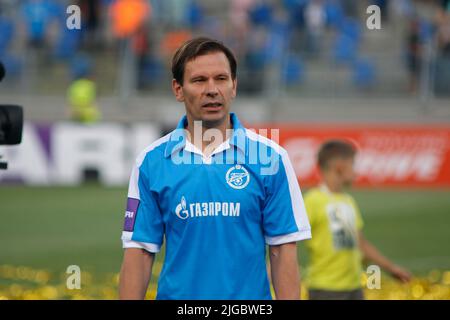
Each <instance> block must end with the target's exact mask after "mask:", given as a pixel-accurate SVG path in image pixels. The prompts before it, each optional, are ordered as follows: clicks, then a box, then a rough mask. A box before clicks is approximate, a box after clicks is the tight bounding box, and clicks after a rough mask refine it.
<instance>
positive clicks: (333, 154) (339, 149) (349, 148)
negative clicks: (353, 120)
mask: <svg viewBox="0 0 450 320" xmlns="http://www.w3.org/2000/svg"><path fill="white" fill-rule="evenodd" d="M355 154H356V149H355V147H354V146H353V145H352V144H351V143H349V142H347V141H344V140H339V139H333V140H328V141H325V142H324V143H323V144H322V145H321V146H320V149H319V152H318V154H317V163H318V165H319V168H320V169H327V168H328V165H329V164H330V161H331V160H333V159H336V158H341V159H342V158H343V159H349V158H353V157H354V156H355Z"/></svg>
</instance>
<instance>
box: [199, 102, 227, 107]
mask: <svg viewBox="0 0 450 320" xmlns="http://www.w3.org/2000/svg"><path fill="white" fill-rule="evenodd" d="M222 106H223V105H222V103H220V102H208V103H205V104H204V105H202V108H205V109H220V108H222Z"/></svg>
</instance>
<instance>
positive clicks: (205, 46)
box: [172, 37, 237, 85]
mask: <svg viewBox="0 0 450 320" xmlns="http://www.w3.org/2000/svg"><path fill="white" fill-rule="evenodd" d="M211 52H223V53H224V54H225V56H226V57H227V59H228V62H229V64H230V70H231V78H232V79H233V80H234V79H236V69H237V62H236V58H235V56H234V54H233V52H231V50H230V49H228V48H227V47H226V46H225V45H224V44H223V43H222V42H220V41H217V40H213V39H210V38H205V37H198V38H194V39H191V40H188V41H186V42H185V43H184V44H183V45H182V46H181V47H179V48H178V49H177V51H176V52H175V54H174V55H173V58H172V76H173V78H174V79H175V80H176V81H177V82H178V83H179V84H180V85H183V77H184V68H185V66H186V63H187V62H189V61H191V60H193V59H195V58H196V57H198V56H202V55H205V54H208V53H211Z"/></svg>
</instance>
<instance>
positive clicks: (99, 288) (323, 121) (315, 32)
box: [0, 0, 450, 299]
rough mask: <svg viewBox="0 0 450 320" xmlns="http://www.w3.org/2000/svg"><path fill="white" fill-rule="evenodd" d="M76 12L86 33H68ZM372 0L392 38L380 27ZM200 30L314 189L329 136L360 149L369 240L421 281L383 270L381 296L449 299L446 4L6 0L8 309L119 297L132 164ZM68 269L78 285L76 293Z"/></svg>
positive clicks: (3, 93)
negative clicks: (181, 49) (77, 274)
mask: <svg viewBox="0 0 450 320" xmlns="http://www.w3.org/2000/svg"><path fill="white" fill-rule="evenodd" d="M71 4H77V5H79V7H80V8H81V17H82V20H81V21H82V28H81V30H69V29H68V28H67V26H66V22H67V18H68V17H70V14H68V13H67V12H66V9H67V7H68V6H69V5H71ZM371 4H376V5H378V6H379V7H380V8H381V12H382V20H381V27H382V28H381V30H369V29H368V28H367V27H366V20H367V18H368V17H369V15H368V14H367V13H366V9H367V7H368V6H369V5H371ZM195 35H206V36H210V37H214V38H217V39H220V40H222V41H223V42H224V43H226V44H227V45H229V46H230V47H231V48H233V50H234V51H235V52H236V55H237V58H238V82H239V86H238V99H237V100H236V101H235V104H234V106H233V109H234V111H235V112H237V113H238V115H239V116H240V117H241V119H242V120H243V121H244V122H245V123H246V124H247V125H248V127H251V128H279V129H280V143H281V144H282V145H283V146H284V147H286V149H287V150H288V152H289V153H290V156H291V158H292V159H293V163H294V167H295V169H296V172H297V174H298V177H299V181H300V185H301V187H302V190H303V191H305V190H307V188H308V187H310V186H312V185H314V183H315V182H317V173H316V171H315V168H314V156H315V152H316V149H317V146H318V145H319V144H320V142H321V141H323V140H324V139H326V138H328V137H344V138H348V139H352V140H353V141H355V142H356V143H357V144H358V146H359V147H360V155H359V156H358V159H357V170H358V174H359V177H358V180H357V183H356V186H355V189H354V191H353V192H352V194H354V196H355V197H356V200H357V201H358V203H359V205H360V207H361V211H362V214H363V218H364V219H365V222H366V224H365V225H366V227H365V229H366V230H365V232H366V233H367V237H368V238H369V239H370V240H372V241H373V242H374V243H375V244H377V245H378V246H379V247H380V248H381V250H382V251H383V252H385V253H386V255H388V256H389V257H391V258H392V259H393V260H394V261H395V262H397V263H399V264H402V265H404V266H406V267H407V268H409V269H411V270H412V271H413V272H414V273H415V275H416V278H415V279H414V281H412V283H410V284H407V285H400V284H398V283H396V282H395V281H393V280H390V279H389V277H388V276H385V277H384V276H383V278H382V289H381V290H366V293H367V296H368V298H370V299H450V253H449V252H450V250H449V248H448V247H449V244H450V232H449V226H450V192H449V191H450V4H449V1H445V0H444V1H441V0H436V1H434V0H428V1H427V0H423V1H418V0H417V1H413V0H390V1H389V0H378V1H377V0H371V1H362V0H322V1H320V0H319V1H313V0H280V1H275V0H273V1H270V0H267V1H263V0H216V1H207V0H197V1H196V0H149V1H146V0H142V1H140V0H115V1H114V0H103V1H101V0H97V1H94V0H90V1H82V0H80V1H75V0H74V1H52V0H24V1H14V0H0V61H2V62H3V63H4V64H5V67H6V71H7V76H6V78H5V79H4V81H3V82H2V83H1V84H0V103H2V104H8V103H9V104H20V105H23V107H24V111H25V120H26V124H25V128H24V136H23V142H22V144H21V145H20V146H12V147H4V146H2V147H0V155H2V156H4V159H3V160H6V161H8V162H9V169H8V170H7V171H2V172H0V219H1V221H2V222H1V224H0V242H1V243H2V246H1V249H0V299H90V298H97V299H114V298H116V297H117V279H118V278H117V273H118V271H119V268H120V263H121V258H122V249H121V242H120V233H121V228H122V222H123V211H124V206H125V200H126V184H127V180H128V176H129V170H130V164H131V161H133V159H134V157H135V156H136V153H137V152H139V151H140V150H141V149H142V148H143V147H144V146H146V145H148V144H149V143H150V142H152V140H154V139H156V138H157V137H159V136H161V135H162V134H163V133H165V132H167V131H168V130H171V129H172V128H173V127H174V126H175V124H176V122H177V121H178V119H179V118H180V117H181V116H182V114H183V113H184V107H183V106H182V105H180V104H178V103H177V102H176V101H175V99H174V98H173V97H172V95H171V91H170V81H171V75H170V68H169V66H170V58H171V55H172V53H173V51H174V49H175V48H176V47H177V46H178V45H179V44H180V43H181V42H183V41H184V40H186V39H189V38H190V37H192V36H195ZM269 136H270V135H269ZM112 159H113V160H112ZM111 160H112V161H111ZM299 252H300V263H301V264H302V265H304V263H305V261H306V260H307V257H306V256H305V255H304V250H303V248H302V245H300V247H299ZM162 261H163V255H162V254H161V255H158V257H157V264H156V272H154V277H153V280H152V284H151V287H150V289H149V293H148V296H149V297H154V293H155V288H156V281H157V276H158V270H160V269H161V262H162ZM69 265H78V266H80V268H81V270H82V289H81V290H68V289H66V286H65V284H66V282H65V281H66V277H67V274H66V273H65V271H66V268H67V267H68V266H69Z"/></svg>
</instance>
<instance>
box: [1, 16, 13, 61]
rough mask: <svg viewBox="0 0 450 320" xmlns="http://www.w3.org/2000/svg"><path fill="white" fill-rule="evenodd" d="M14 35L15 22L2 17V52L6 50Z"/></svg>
mask: <svg viewBox="0 0 450 320" xmlns="http://www.w3.org/2000/svg"><path fill="white" fill-rule="evenodd" d="M13 36H14V24H13V22H12V21H11V20H9V19H7V18H5V17H1V19H0V54H2V53H4V52H6V50H7V49H8V47H9V44H10V43H11V40H12V38H13Z"/></svg>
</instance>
